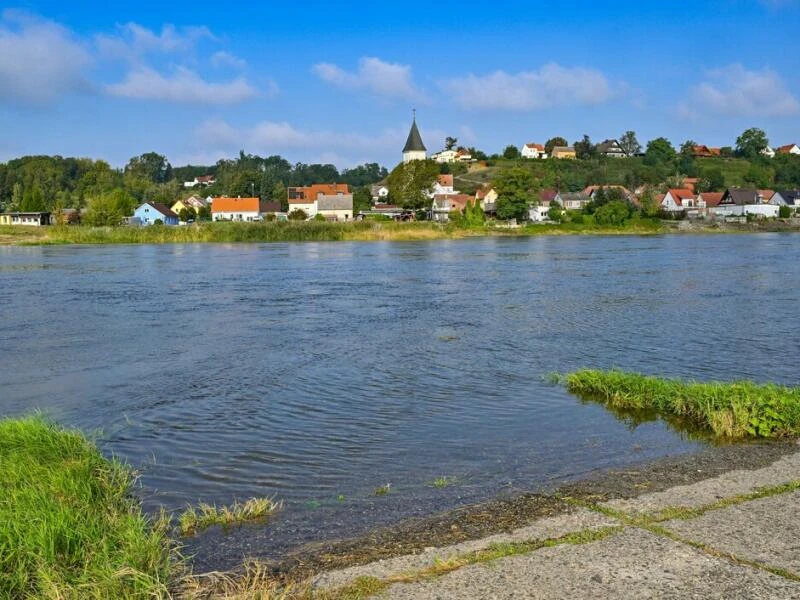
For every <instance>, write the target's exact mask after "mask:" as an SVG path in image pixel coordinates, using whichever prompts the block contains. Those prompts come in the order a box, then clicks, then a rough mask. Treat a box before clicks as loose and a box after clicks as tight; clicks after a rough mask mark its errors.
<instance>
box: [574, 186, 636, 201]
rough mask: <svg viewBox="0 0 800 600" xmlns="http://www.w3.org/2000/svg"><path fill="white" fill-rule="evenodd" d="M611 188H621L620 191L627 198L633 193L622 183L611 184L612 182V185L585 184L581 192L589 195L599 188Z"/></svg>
mask: <svg viewBox="0 0 800 600" xmlns="http://www.w3.org/2000/svg"><path fill="white" fill-rule="evenodd" d="M611 188H614V189H618V190H622V193H623V194H624V195H625V197H626V198H629V197H630V196H632V195H633V194H631V192H630V190H629V189H628V188H626V187H625V186H624V185H613V184H612V185H590V186H587V187H586V189H584V190H583V193H584V194H586V195H587V196H591V195H592V194H594V193H595V192H596V191H597V190H599V189H605V190H607V189H611Z"/></svg>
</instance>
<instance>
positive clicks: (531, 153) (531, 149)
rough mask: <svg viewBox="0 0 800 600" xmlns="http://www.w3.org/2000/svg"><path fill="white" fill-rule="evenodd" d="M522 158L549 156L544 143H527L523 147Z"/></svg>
mask: <svg viewBox="0 0 800 600" xmlns="http://www.w3.org/2000/svg"><path fill="white" fill-rule="evenodd" d="M522 158H547V152H545V150H544V146H543V145H542V144H525V145H524V146H523V147H522Z"/></svg>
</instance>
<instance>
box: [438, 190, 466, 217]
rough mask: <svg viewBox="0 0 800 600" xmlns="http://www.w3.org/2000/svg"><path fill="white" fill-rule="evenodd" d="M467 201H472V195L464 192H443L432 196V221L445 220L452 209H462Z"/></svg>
mask: <svg viewBox="0 0 800 600" xmlns="http://www.w3.org/2000/svg"><path fill="white" fill-rule="evenodd" d="M467 202H473V198H472V196H468V195H466V194H443V195H440V196H434V197H433V203H432V204H431V217H432V218H433V220H434V221H439V222H447V221H449V220H450V213H451V212H452V211H454V210H464V209H465V208H466V207H467Z"/></svg>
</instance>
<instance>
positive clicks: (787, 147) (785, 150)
mask: <svg viewBox="0 0 800 600" xmlns="http://www.w3.org/2000/svg"><path fill="white" fill-rule="evenodd" d="M796 145H797V144H786V145H785V146H781V147H780V148H777V149H776V150H775V152H777V153H778V154H789V152H791V150H792V148H794V147H795V146H796Z"/></svg>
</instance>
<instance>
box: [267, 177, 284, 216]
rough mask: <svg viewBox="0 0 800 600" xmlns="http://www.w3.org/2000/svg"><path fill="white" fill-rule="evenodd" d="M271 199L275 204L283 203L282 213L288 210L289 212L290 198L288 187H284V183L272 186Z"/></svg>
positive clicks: (280, 182)
mask: <svg viewBox="0 0 800 600" xmlns="http://www.w3.org/2000/svg"><path fill="white" fill-rule="evenodd" d="M269 197H270V198H271V199H272V201H273V202H280V203H281V211H282V212H286V211H287V210H289V196H288V193H287V191H286V186H285V185H283V182H282V181H279V182H277V183H276V184H275V185H273V186H272V190H271V191H270V193H269Z"/></svg>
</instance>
